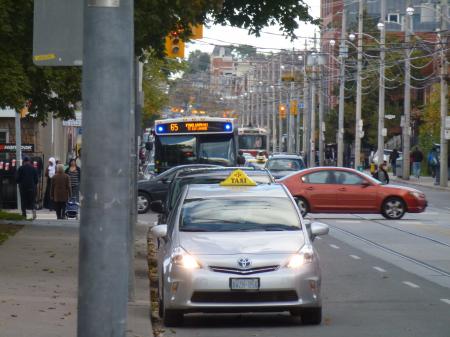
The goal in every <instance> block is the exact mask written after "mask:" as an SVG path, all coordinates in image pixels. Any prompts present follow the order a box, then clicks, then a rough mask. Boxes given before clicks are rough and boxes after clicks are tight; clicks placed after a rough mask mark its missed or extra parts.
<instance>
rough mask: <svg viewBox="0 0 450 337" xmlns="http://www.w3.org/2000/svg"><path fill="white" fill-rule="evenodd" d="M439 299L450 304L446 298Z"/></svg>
mask: <svg viewBox="0 0 450 337" xmlns="http://www.w3.org/2000/svg"><path fill="white" fill-rule="evenodd" d="M441 301H442V302H444V303H447V304H450V300H449V299H448V298H441Z"/></svg>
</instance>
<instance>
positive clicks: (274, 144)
mask: <svg viewBox="0 0 450 337" xmlns="http://www.w3.org/2000/svg"><path fill="white" fill-rule="evenodd" d="M270 88H271V89H272V152H276V149H277V148H278V146H277V110H276V104H275V58H274V55H273V54H272V85H271V86H270Z"/></svg>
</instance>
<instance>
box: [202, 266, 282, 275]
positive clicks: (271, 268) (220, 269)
mask: <svg viewBox="0 0 450 337" xmlns="http://www.w3.org/2000/svg"><path fill="white" fill-rule="evenodd" d="M209 268H210V269H211V270H212V271H215V272H218V273H228V274H237V275H251V274H257V273H267V272H270V271H275V270H277V269H278V268H280V266H265V267H257V268H249V269H239V268H230V267H218V266H210V267H209Z"/></svg>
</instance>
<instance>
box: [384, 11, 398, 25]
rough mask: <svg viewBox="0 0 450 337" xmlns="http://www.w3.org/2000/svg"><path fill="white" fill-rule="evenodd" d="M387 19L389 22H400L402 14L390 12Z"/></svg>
mask: <svg viewBox="0 0 450 337" xmlns="http://www.w3.org/2000/svg"><path fill="white" fill-rule="evenodd" d="M387 20H388V22H395V23H400V15H399V14H398V13H389V14H388V17H387Z"/></svg>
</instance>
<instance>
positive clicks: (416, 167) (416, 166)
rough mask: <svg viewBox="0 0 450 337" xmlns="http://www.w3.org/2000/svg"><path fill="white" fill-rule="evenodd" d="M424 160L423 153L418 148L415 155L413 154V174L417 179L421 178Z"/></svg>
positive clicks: (414, 152)
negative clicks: (421, 166) (421, 167)
mask: <svg viewBox="0 0 450 337" xmlns="http://www.w3.org/2000/svg"><path fill="white" fill-rule="evenodd" d="M422 160H423V153H422V152H421V151H420V150H419V148H418V147H417V146H416V147H415V149H414V151H413V153H411V162H412V165H413V174H414V176H415V177H417V179H419V178H420V165H421V163H422Z"/></svg>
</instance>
